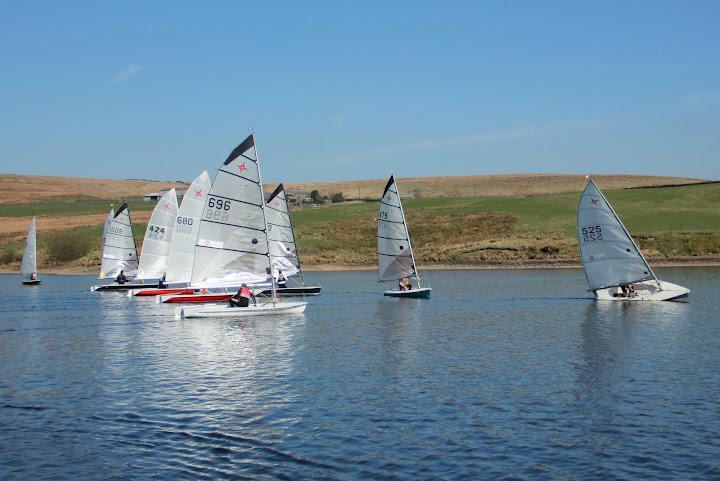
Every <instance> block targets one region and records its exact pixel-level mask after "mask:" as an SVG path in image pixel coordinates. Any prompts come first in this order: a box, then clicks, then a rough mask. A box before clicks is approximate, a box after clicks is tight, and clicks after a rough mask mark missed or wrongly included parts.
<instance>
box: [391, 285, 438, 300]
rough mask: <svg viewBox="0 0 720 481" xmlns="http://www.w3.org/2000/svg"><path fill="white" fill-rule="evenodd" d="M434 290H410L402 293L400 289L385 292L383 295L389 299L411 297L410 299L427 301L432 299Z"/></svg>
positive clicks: (423, 288)
mask: <svg viewBox="0 0 720 481" xmlns="http://www.w3.org/2000/svg"><path fill="white" fill-rule="evenodd" d="M430 292H432V289H431V288H430V287H421V288H416V289H410V290H407V291H401V290H400V289H390V290H389V291H385V292H384V293H383V294H384V295H386V296H388V297H410V298H421V299H427V298H428V297H430Z"/></svg>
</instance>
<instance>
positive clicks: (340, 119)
mask: <svg viewBox="0 0 720 481" xmlns="http://www.w3.org/2000/svg"><path fill="white" fill-rule="evenodd" d="M347 118H348V116H347V115H345V114H332V115H330V120H332V121H333V122H334V123H335V125H337V126H338V127H342V126H343V125H345V119H347Z"/></svg>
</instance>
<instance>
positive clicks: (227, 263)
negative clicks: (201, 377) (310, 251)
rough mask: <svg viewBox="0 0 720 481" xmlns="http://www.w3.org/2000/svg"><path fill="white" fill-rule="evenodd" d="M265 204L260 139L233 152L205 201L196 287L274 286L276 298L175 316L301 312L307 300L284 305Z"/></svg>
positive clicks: (197, 308) (177, 312)
mask: <svg viewBox="0 0 720 481" xmlns="http://www.w3.org/2000/svg"><path fill="white" fill-rule="evenodd" d="M268 244H269V241H268V225H267V219H266V217H265V200H264V195H263V187H262V180H261V178H260V167H259V162H258V156H257V150H256V148H255V137H254V135H252V134H251V135H250V136H249V137H248V138H247V139H245V140H244V141H243V142H242V143H241V144H240V145H239V146H237V147H236V148H235V150H233V151H232V153H231V154H230V156H229V157H228V158H227V160H226V161H225V162H224V164H223V165H222V166H221V167H220V169H219V170H218V173H217V176H216V177H215V182H213V185H212V187H211V188H210V192H209V194H208V196H207V199H206V201H205V208H204V212H203V215H202V217H201V219H200V228H199V232H198V237H197V242H196V245H195V262H194V264H193V272H192V282H191V287H193V288H206V289H213V288H215V289H217V288H220V289H230V288H233V287H234V288H238V287H240V286H241V285H242V284H243V283H246V284H247V285H249V286H253V285H255V286H257V285H260V284H263V283H265V282H267V281H271V282H272V294H271V297H270V298H269V299H268V300H267V301H265V302H258V303H257V304H255V305H253V304H251V305H250V306H248V307H232V306H230V303H226V304H211V305H203V306H189V307H179V308H177V309H176V310H175V317H176V318H178V319H184V318H188V317H238V316H258V315H272V314H297V313H301V312H303V311H304V310H305V307H306V306H307V302H304V301H279V300H278V299H277V297H276V295H275V294H276V292H275V282H274V280H273V277H272V264H271V260H270V252H269V245H268Z"/></svg>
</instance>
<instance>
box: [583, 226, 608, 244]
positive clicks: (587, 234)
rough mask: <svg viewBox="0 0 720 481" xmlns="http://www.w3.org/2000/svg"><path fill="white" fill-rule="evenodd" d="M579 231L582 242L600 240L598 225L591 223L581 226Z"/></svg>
mask: <svg viewBox="0 0 720 481" xmlns="http://www.w3.org/2000/svg"><path fill="white" fill-rule="evenodd" d="M580 233H581V234H582V236H583V242H592V241H599V240H602V238H603V236H602V229H601V228H600V226H599V225H591V226H589V227H583V228H582V229H580Z"/></svg>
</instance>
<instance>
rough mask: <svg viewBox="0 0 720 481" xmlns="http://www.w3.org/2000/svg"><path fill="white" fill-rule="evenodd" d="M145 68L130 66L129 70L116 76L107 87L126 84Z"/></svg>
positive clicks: (142, 66)
mask: <svg viewBox="0 0 720 481" xmlns="http://www.w3.org/2000/svg"><path fill="white" fill-rule="evenodd" d="M144 67H145V66H144V65H130V66H129V67H128V68H126V69H125V70H123V71H122V72H120V73H119V74H117V75H116V76H115V78H114V79H112V80H111V81H110V82H108V84H107V86H108V87H112V86H113V85H117V84H119V83H120V82H124V81H126V80H127V79H129V78H130V77H132V76H133V75H134V74H135V73H136V72H139V71H140V70H142V69H143V68H144Z"/></svg>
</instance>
